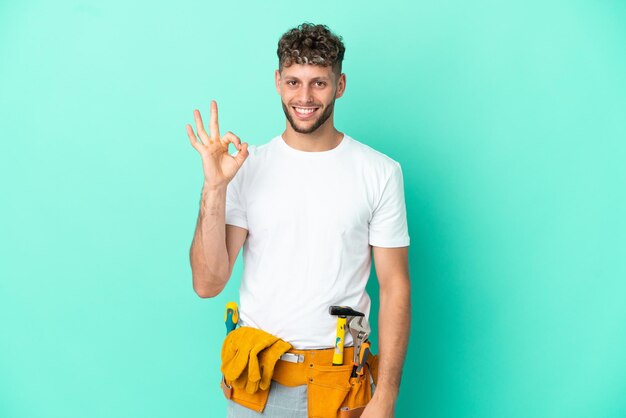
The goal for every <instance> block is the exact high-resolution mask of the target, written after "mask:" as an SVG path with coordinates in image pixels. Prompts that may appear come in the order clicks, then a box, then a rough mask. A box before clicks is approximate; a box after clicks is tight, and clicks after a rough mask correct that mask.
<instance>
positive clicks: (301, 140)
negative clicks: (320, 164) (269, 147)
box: [282, 117, 343, 152]
mask: <svg viewBox="0 0 626 418" xmlns="http://www.w3.org/2000/svg"><path fill="white" fill-rule="evenodd" d="M286 124H287V127H286V129H285V131H284V132H283V133H282V137H283V139H284V140H285V142H286V143H287V145H289V146H290V147H292V148H295V149H297V150H300V151H307V152H319V151H328V150H331V149H333V148H335V147H336V146H337V145H339V143H340V142H341V140H342V138H343V133H342V132H339V131H338V130H337V129H335V125H334V123H333V118H332V117H330V118H328V120H327V121H326V122H325V123H324V124H322V126H320V127H319V128H317V129H316V130H315V131H314V132H311V133H309V134H301V133H299V132H296V131H295V130H294V129H293V127H292V126H291V124H290V123H289V121H286Z"/></svg>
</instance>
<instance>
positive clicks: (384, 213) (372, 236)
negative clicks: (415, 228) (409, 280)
mask: <svg viewBox="0 0 626 418" xmlns="http://www.w3.org/2000/svg"><path fill="white" fill-rule="evenodd" d="M369 243H370V245H372V246H375V247H389V248H393V247H406V246H408V245H409V243H410V238H409V230H408V225H407V219H406V205H405V202H404V181H403V177H402V168H401V167H400V164H399V163H397V162H396V163H395V166H394V168H393V171H392V173H391V176H390V177H389V179H388V180H387V182H386V184H385V186H384V188H383V192H382V194H381V197H380V201H379V202H378V205H377V206H376V208H375V209H374V213H373V214H372V219H371V220H370V225H369Z"/></svg>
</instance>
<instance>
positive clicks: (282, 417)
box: [227, 380, 307, 418]
mask: <svg viewBox="0 0 626 418" xmlns="http://www.w3.org/2000/svg"><path fill="white" fill-rule="evenodd" d="M227 402H228V415H227V418H254V417H264V418H307V394H306V385H302V386H295V387H289V386H283V385H281V384H280V383H277V382H276V381H274V380H272V383H271V385H270V394H269V397H268V399H267V404H266V405H265V409H264V410H263V412H262V413H259V412H256V411H253V410H252V409H249V408H246V407H244V406H241V405H239V404H238V403H236V402H234V401H232V400H230V399H228V400H227Z"/></svg>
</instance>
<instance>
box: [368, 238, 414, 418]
mask: <svg viewBox="0 0 626 418" xmlns="http://www.w3.org/2000/svg"><path fill="white" fill-rule="evenodd" d="M373 251H374V264H375V266H376V275H377V276H378V281H379V283H380V311H379V317H378V330H379V336H378V350H379V354H380V361H379V365H378V382H377V385H376V392H374V397H373V398H372V400H371V401H370V403H369V404H368V406H367V408H366V410H365V411H364V413H363V415H362V418H369V417H385V418H388V417H393V416H394V409H395V403H396V399H397V397H398V390H399V388H400V380H401V377H402V366H403V364H404V358H405V356H406V350H407V344H408V340H409V331H410V328H411V285H410V281H409V267H408V247H400V248H381V247H373Z"/></svg>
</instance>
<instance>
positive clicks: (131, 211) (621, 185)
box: [0, 0, 626, 418]
mask: <svg viewBox="0 0 626 418" xmlns="http://www.w3.org/2000/svg"><path fill="white" fill-rule="evenodd" d="M625 19H626V5H625V4H624V3H623V2H621V1H617V0H615V1H586V2H585V1H550V0H548V1H515V2H497V1H474V2H466V1H438V2H408V1H407V2H398V1H385V2H372V3H364V2H359V1H341V2H337V1H316V2H308V3H298V2H286V1H276V2H271V3H270V2H261V1H257V2H254V1H238V2H230V3H228V2H207V1H188V0H183V1H180V2H176V3H170V4H163V3H158V2H148V1H131V2H128V1H119V0H118V1H108V2H93V1H91V2H90V1H67V0H66V1H55V2H53V1H48V2H36V1H30V2H19V3H18V2H2V3H0V54H1V55H0V61H1V64H0V124H1V125H0V126H1V130H0V136H1V142H0V143H1V148H0V187H1V188H0V190H1V206H0V236H1V239H0V257H1V259H0V416H1V417H3V418H4V417H7V418H9V417H10V418H40V417H71V418H82V417H88V418H91V417H133V418H135V417H137V418H139V417H152V418H155V417H168V418H169V417H219V416H224V415H225V413H224V412H225V401H224V400H223V397H222V394H221V391H220V389H219V386H218V381H219V378H220V375H219V352H220V346H221V341H222V339H223V336H224V325H223V307H224V304H225V302H227V301H229V300H231V299H234V298H236V295H237V289H238V283H239V276H240V274H241V267H242V265H241V259H239V260H238V262H237V268H236V270H235V273H234V276H233V279H232V282H231V283H229V284H228V286H227V288H226V290H225V291H224V292H223V293H222V294H220V295H219V296H218V297H217V298H215V299H200V298H199V297H197V296H196V295H195V293H194V292H193V290H192V286H191V271H190V266H189V259H188V251H189V246H190V244H191V239H192V236H193V230H194V227H195V221H196V216H197V213H198V204H199V198H200V190H201V186H202V167H201V161H200V158H199V155H198V154H197V152H196V151H195V150H194V149H193V148H192V147H191V146H190V144H189V142H188V139H187V136H186V134H185V124H186V123H190V122H192V120H193V119H192V111H193V109H194V108H199V109H200V110H201V111H202V112H204V113H205V115H206V116H205V117H208V111H209V101H210V100H211V99H216V100H217V101H218V104H219V106H220V122H221V123H220V126H221V129H222V132H226V131H227V130H232V131H233V132H235V133H236V134H237V135H239V136H240V137H241V138H242V139H243V140H244V141H248V142H249V143H251V144H262V143H265V142H267V141H268V140H269V139H270V138H271V137H273V136H274V135H277V134H278V133H280V132H282V129H284V124H285V121H284V115H283V114H282V109H281V107H280V102H279V97H278V95H277V94H276V92H275V89H274V85H273V71H274V69H275V68H276V66H277V59H276V44H277V41H278V38H279V37H280V35H281V34H282V33H283V32H284V31H286V30H287V29H289V28H291V27H293V26H296V25H297V24H299V23H301V22H303V21H311V22H314V23H324V24H327V25H329V26H330V28H331V29H332V30H334V31H336V32H337V33H339V34H340V35H342V36H343V38H344V41H345V44H346V47H347V52H346V57H345V61H344V72H345V73H346V75H347V91H346V94H345V96H344V97H343V98H341V99H340V100H339V101H338V102H337V106H336V116H335V120H336V126H337V127H338V129H339V130H341V131H345V132H346V133H348V134H349V135H351V136H353V137H354V138H356V139H357V140H359V141H361V142H364V143H366V144H368V145H370V146H372V147H374V148H375V149H377V150H379V151H381V152H383V153H385V154H387V155H389V156H390V157H392V158H394V159H396V160H398V161H399V162H400V163H401V164H402V167H403V172H404V179H405V190H406V199H407V208H408V216H409V219H408V222H409V229H410V231H409V232H410V236H411V247H410V271H411V280H412V283H413V284H412V286H413V287H412V292H413V294H412V302H413V307H412V310H413V312H412V313H413V323H412V330H411V338H410V344H409V351H408V357H407V361H406V367H405V370H404V375H403V382H402V387H401V391H400V397H399V400H398V405H397V416H398V417H428V418H443V417H450V418H465V417H476V418H535V417H537V418H544V417H545V418H548V417H550V418H552V417H567V418H578V417H580V418H583V417H585V418H587V417H593V418H595V417H598V418H617V417H624V416H626V395H625V394H626V327H625V325H624V324H626V303H625V302H626V281H625V279H626V268H625V259H626V221H625V220H624V218H625V216H624V215H625V213H626V196H625V195H626V193H625V191H624V190H625V186H626V169H625V168H624V162H625V161H626V145H625V140H626V122H625V119H626V116H625V115H626V81H625V74H626V47H625V45H626V25H625V24H624V22H625ZM231 152H234V149H233V150H232V151H231ZM286 175H288V173H286ZM369 289H370V291H371V292H372V294H373V297H374V298H375V299H377V297H378V292H377V285H376V280H375V277H372V280H371V281H370V285H369ZM376 306H377V305H376ZM375 319H376V316H374V322H375Z"/></svg>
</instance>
